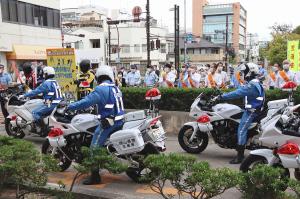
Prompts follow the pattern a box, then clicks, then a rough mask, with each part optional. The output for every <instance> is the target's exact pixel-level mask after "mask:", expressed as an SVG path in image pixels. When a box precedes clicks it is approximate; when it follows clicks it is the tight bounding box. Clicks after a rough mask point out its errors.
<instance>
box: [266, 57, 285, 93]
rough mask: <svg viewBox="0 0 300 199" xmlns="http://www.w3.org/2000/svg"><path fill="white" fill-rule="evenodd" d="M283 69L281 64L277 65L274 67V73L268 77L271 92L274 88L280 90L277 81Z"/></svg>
mask: <svg viewBox="0 0 300 199" xmlns="http://www.w3.org/2000/svg"><path fill="white" fill-rule="evenodd" d="M281 70H282V69H281V67H280V65H279V64H277V63H275V64H274V66H273V67H272V71H271V72H270V73H269V75H268V88H269V89H270V90H273V89H274V88H278V85H277V79H278V73H279V71H281Z"/></svg>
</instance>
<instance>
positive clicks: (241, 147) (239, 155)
mask: <svg viewBox="0 0 300 199" xmlns="http://www.w3.org/2000/svg"><path fill="white" fill-rule="evenodd" d="M236 150H237V156H236V157H235V158H234V159H233V160H231V161H230V162H229V164H241V163H242V162H243V160H244V151H245V146H244V145H238V146H237V147H236Z"/></svg>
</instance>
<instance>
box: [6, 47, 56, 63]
mask: <svg viewBox="0 0 300 199" xmlns="http://www.w3.org/2000/svg"><path fill="white" fill-rule="evenodd" d="M49 48H57V47H49V46H31V45H14V46H13V52H10V53H6V59H8V60H47V54H46V49H49Z"/></svg>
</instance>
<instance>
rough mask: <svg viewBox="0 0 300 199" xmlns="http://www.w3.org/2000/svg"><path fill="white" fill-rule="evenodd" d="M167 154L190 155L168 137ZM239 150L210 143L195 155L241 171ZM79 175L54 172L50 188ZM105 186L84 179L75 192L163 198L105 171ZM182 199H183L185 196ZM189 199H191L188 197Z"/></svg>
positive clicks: (227, 197) (228, 198)
mask: <svg viewBox="0 0 300 199" xmlns="http://www.w3.org/2000/svg"><path fill="white" fill-rule="evenodd" d="M0 135H6V133H5V130H4V127H3V125H0ZM25 139H26V140H28V141H31V142H33V143H35V144H36V146H37V147H39V148H40V146H41V144H42V142H43V138H40V137H26V138H25ZM166 147H167V151H166V153H181V154H186V153H185V152H184V151H183V150H182V149H181V147H180V146H179V144H178V141H177V137H168V139H167V141H166ZM234 155H235V151H233V150H228V149H221V148H220V147H218V146H217V145H216V144H213V143H210V144H209V146H208V147H207V149H206V150H205V151H204V152H203V153H201V154H197V155H194V156H195V157H197V159H198V160H200V161H207V162H209V163H210V165H211V166H212V167H214V168H220V167H228V168H232V169H235V170H238V167H239V165H230V164H229V163H228V162H229V161H230V160H231V159H232V158H233V157H234ZM75 174H76V172H75V170H74V169H73V168H70V169H68V170H67V171H66V172H63V173H53V174H51V175H50V176H49V186H50V187H54V188H58V185H57V183H58V182H59V181H62V182H63V183H64V184H65V185H66V186H67V187H68V186H70V185H71V182H72V179H73V177H74V175H75ZM101 176H102V184H100V185H96V186H84V185H82V184H81V183H82V180H83V178H84V177H82V178H80V179H79V180H78V181H77V182H76V184H75V187H74V192H79V193H84V194H89V195H93V196H99V197H100V198H114V199H119V198H122V199H137V198H141V199H156V198H157V199H158V198H161V197H160V196H159V195H158V194H155V193H154V192H153V191H151V189H150V188H149V187H148V186H147V185H143V184H136V183H134V182H132V181H131V180H130V179H129V178H128V177H127V176H126V174H120V175H112V174H109V173H107V172H102V173H101ZM166 191H167V193H170V194H176V191H175V189H173V188H171V186H170V187H167V189H166ZM181 198H182V197H181ZM186 198H187V197H186ZM216 198H218V199H221V198H222V199H234V198H241V194H240V192H239V191H237V190H236V189H230V190H227V191H226V192H225V193H224V194H222V195H220V196H218V197H216Z"/></svg>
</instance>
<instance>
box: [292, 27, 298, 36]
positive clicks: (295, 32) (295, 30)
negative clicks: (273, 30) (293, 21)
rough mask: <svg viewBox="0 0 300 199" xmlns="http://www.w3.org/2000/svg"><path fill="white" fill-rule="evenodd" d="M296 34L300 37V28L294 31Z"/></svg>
mask: <svg viewBox="0 0 300 199" xmlns="http://www.w3.org/2000/svg"><path fill="white" fill-rule="evenodd" d="M293 33H294V34H298V35H300V26H297V27H296V28H295V29H294V30H293Z"/></svg>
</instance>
